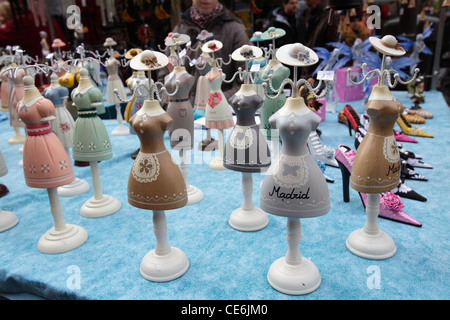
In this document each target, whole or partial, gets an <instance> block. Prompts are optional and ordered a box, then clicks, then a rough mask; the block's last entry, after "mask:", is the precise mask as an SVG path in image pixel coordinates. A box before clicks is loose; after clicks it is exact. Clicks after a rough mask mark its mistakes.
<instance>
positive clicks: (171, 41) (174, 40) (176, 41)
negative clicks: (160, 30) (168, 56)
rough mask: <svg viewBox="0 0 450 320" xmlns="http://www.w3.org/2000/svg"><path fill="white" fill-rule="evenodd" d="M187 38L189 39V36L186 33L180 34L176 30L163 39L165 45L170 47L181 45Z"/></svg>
mask: <svg viewBox="0 0 450 320" xmlns="http://www.w3.org/2000/svg"><path fill="white" fill-rule="evenodd" d="M189 40H191V38H189V36H188V35H186V34H180V33H177V32H174V33H172V36H171V37H169V36H168V37H167V38H166V40H165V45H166V46H168V47H170V46H177V45H178V46H181V45H183V44H185V43H187V42H188V41H189Z"/></svg>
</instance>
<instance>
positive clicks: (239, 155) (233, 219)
mask: <svg viewBox="0 0 450 320" xmlns="http://www.w3.org/2000/svg"><path fill="white" fill-rule="evenodd" d="M261 56H262V50H261V49H260V48H258V47H255V46H249V45H245V46H243V47H241V48H239V49H236V50H235V51H234V52H233V54H232V56H231V57H232V59H233V60H235V61H245V63H246V70H245V71H244V72H243V74H242V76H243V78H244V79H245V80H244V84H243V85H242V86H241V88H240V90H239V91H237V92H236V93H235V94H234V95H233V96H232V97H231V98H230V100H229V102H230V105H231V106H232V108H233V110H234V112H235V113H236V118H237V120H236V125H235V127H234V128H233V130H232V131H231V133H230V135H229V137H228V139H227V142H226V144H225V150H224V158H223V165H224V167H225V168H227V169H230V170H234V171H239V172H242V191H243V194H244V202H243V204H242V206H241V207H240V208H238V209H236V210H234V211H233V212H232V213H231V216H230V219H229V224H230V225H231V226H232V227H233V228H234V229H237V230H240V231H256V230H260V229H262V228H264V227H265V226H266V225H267V224H268V223H269V219H268V217H267V214H266V213H265V212H264V211H262V210H261V209H260V208H257V207H256V206H255V205H254V204H253V200H252V194H253V178H252V173H255V172H261V171H265V170H267V168H268V167H269V166H270V152H269V146H268V145H267V141H266V139H265V137H264V135H263V134H262V132H261V131H260V130H259V125H257V124H256V121H255V113H256V111H257V110H258V109H259V108H260V107H261V104H262V99H261V97H260V96H259V95H258V94H257V93H256V91H255V90H254V87H253V85H252V84H251V83H250V81H249V77H250V75H249V71H248V62H249V61H251V60H252V59H257V58H259V57H261Z"/></svg>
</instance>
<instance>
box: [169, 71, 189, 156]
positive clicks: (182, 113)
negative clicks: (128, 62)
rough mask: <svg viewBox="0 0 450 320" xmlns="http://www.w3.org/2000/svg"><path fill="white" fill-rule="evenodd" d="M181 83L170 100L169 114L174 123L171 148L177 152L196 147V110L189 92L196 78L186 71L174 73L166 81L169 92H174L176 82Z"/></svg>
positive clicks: (170, 130)
mask: <svg viewBox="0 0 450 320" xmlns="http://www.w3.org/2000/svg"><path fill="white" fill-rule="evenodd" d="M177 80H178V81H180V83H179V87H178V90H177V92H176V94H175V95H173V96H171V97H170V98H169V104H168V105H167V113H168V114H169V115H170V116H171V117H172V119H173V123H172V125H171V126H170V128H169V138H170V147H171V148H172V149H175V150H180V149H185V150H186V149H192V147H193V145H194V110H193V108H192V104H191V102H190V101H189V92H190V90H191V88H192V86H193V85H194V82H195V78H194V77H193V76H191V75H190V74H189V73H187V72H186V71H181V72H172V73H170V74H168V75H167V76H166V77H165V79H164V85H165V86H166V89H167V91H168V92H169V93H170V92H174V91H175V88H176V81H177Z"/></svg>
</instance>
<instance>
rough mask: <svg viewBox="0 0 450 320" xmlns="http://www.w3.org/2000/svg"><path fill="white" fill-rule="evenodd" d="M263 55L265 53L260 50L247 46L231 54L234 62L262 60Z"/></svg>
mask: <svg viewBox="0 0 450 320" xmlns="http://www.w3.org/2000/svg"><path fill="white" fill-rule="evenodd" d="M262 55H263V52H262V50H261V49H260V48H258V47H255V46H250V45H248V44H246V45H243V46H242V47H240V48H238V49H236V50H234V51H233V53H232V54H231V59H233V60H234V61H248V60H253V59H257V58H260V57H262Z"/></svg>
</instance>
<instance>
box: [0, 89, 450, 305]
mask: <svg viewBox="0 0 450 320" xmlns="http://www.w3.org/2000/svg"><path fill="white" fill-rule="evenodd" d="M394 94H395V96H396V97H397V98H398V99H400V101H402V102H403V103H404V105H405V106H406V107H410V106H411V101H410V100H409V98H408V97H407V95H406V92H394ZM425 98H426V103H425V104H424V105H423V107H424V108H425V109H427V110H429V111H430V112H432V113H433V114H434V116H435V117H434V118H433V119H430V120H426V124H425V125H423V126H422V127H426V128H425V131H427V132H429V133H431V134H434V135H435V138H433V139H429V138H421V137H417V140H418V141H419V143H417V144H412V143H404V146H405V147H406V148H407V149H409V150H410V151H412V152H415V153H417V154H420V155H422V156H423V160H424V161H425V162H427V163H429V164H432V165H433V166H434V168H433V169H430V170H427V169H416V171H417V172H419V173H422V174H423V175H425V176H427V177H428V178H429V181H428V182H420V181H411V180H407V185H408V186H410V187H411V188H413V189H414V190H415V191H417V192H418V193H420V194H422V195H423V196H425V197H426V198H427V199H428V201H427V202H418V201H414V200H409V199H403V202H404V205H405V207H404V210H405V211H406V212H407V213H408V214H410V215H411V216H413V217H414V218H416V219H417V220H419V221H420V222H421V223H422V224H423V226H422V227H421V228H417V227H413V226H410V225H405V224H401V223H397V222H393V221H390V220H385V219H378V221H379V226H380V228H381V230H383V231H385V232H386V233H387V234H389V235H390V236H391V237H392V238H393V240H394V242H395V244H396V246H397V253H396V254H395V255H394V256H393V257H392V258H390V259H387V260H379V261H375V260H367V259H363V258H360V257H358V256H355V255H353V254H352V253H350V252H349V251H348V250H347V248H346V246H345V240H346V238H347V237H348V235H349V234H350V233H351V232H352V231H354V230H356V229H359V228H361V227H362V226H363V225H364V222H365V220H366V214H365V210H364V208H363V205H362V203H361V200H360V199H359V196H358V194H357V192H356V191H355V190H353V189H351V191H350V192H351V193H350V196H351V201H350V202H349V203H344V202H343V200H342V177H341V173H340V171H339V169H338V168H332V167H327V169H326V174H327V175H328V176H330V177H332V178H334V179H335V182H334V183H328V188H329V192H330V198H331V210H330V212H329V213H328V214H326V215H324V216H321V217H317V218H311V219H302V220H301V224H302V234H301V236H302V238H301V244H300V250H301V253H302V255H303V256H304V257H307V258H309V259H311V260H312V261H313V262H314V263H315V264H316V266H317V267H318V269H319V271H320V273H321V276H322V283H321V285H320V287H319V288H318V289H317V290H316V291H314V292H312V293H310V294H308V295H304V296H289V295H285V294H282V293H280V292H278V291H276V290H275V289H273V288H272V287H271V286H270V285H269V283H268V281H267V278H266V277H267V272H268V269H269V267H270V265H271V263H272V262H274V261H275V260H276V259H278V258H280V257H282V256H284V255H285V254H286V250H287V243H286V218H283V217H278V216H273V215H269V220H270V221H269V224H268V226H267V227H266V228H264V229H263V230H260V231H257V232H240V231H236V230H234V229H232V228H231V227H230V226H229V224H228V219H229V216H230V214H231V212H232V211H233V210H234V209H236V208H238V207H240V206H241V204H242V200H243V196H242V189H241V188H242V187H241V174H240V173H238V172H233V171H230V170H226V171H215V170H212V169H210V168H209V166H208V162H209V161H210V160H211V159H212V158H213V157H214V154H213V153H211V152H201V151H198V150H197V149H196V148H195V150H193V151H192V153H191V156H192V157H191V158H190V159H191V163H190V164H189V165H188V169H189V183H190V184H192V185H194V186H196V187H198V188H200V189H201V190H202V191H203V193H204V196H205V197H204V199H203V201H201V202H199V203H197V204H194V205H189V206H186V207H183V208H180V209H177V210H173V211H167V212H166V216H167V225H168V239H169V242H170V244H171V245H172V246H174V247H178V248H180V249H181V250H183V251H184V252H185V253H186V255H187V257H188V259H189V262H190V267H189V269H188V271H187V272H186V273H185V274H184V275H183V276H182V277H180V278H178V279H176V280H173V281H170V282H165V283H154V282H150V281H147V280H145V279H144V278H143V277H142V276H141V275H140V272H139V266H140V263H141V260H142V258H143V257H144V255H145V254H146V253H147V252H149V251H150V250H151V249H153V248H154V245H155V236H154V233H153V225H152V212H151V211H146V210H142V209H137V208H135V207H132V206H130V205H129V204H128V202H127V196H126V191H127V180H128V175H129V172H130V168H131V165H132V161H133V160H132V159H131V157H130V155H131V153H132V152H134V151H135V150H136V149H137V148H138V147H139V141H138V138H137V137H136V136H134V135H129V136H110V138H111V142H112V148H113V153H114V157H113V158H112V159H111V160H108V161H102V162H100V164H99V170H100V174H101V182H102V191H103V193H104V194H108V195H111V196H113V197H115V198H117V199H118V200H119V201H120V202H121V204H122V208H121V209H120V210H119V211H118V212H116V213H115V214H113V215H110V216H107V217H103V218H97V219H92V218H85V217H82V216H81V215H80V213H79V211H80V207H81V206H82V205H83V203H84V202H85V201H86V200H87V199H88V198H90V197H91V196H92V195H93V188H92V187H91V190H90V191H88V192H87V193H85V194H82V195H79V196H76V197H60V201H61V205H62V207H63V214H64V219H65V221H66V222H67V223H71V224H76V225H80V226H82V227H84V228H85V229H86V230H87V232H88V234H89V238H88V240H87V242H86V243H85V244H84V245H82V246H81V247H79V248H77V249H75V250H72V251H69V252H66V253H62V254H54V255H51V254H42V253H40V252H39V251H38V249H37V242H38V240H39V238H40V237H41V236H42V235H43V234H44V233H45V232H46V231H47V230H48V229H50V228H51V227H52V226H53V219H52V217H51V213H50V206H49V202H48V196H47V192H46V190H43V189H32V188H29V187H27V186H26V184H25V181H24V178H23V169H22V168H20V167H19V166H18V162H19V160H20V159H21V155H20V154H19V153H18V149H19V147H20V146H19V145H10V144H8V143H7V141H8V139H9V138H10V137H11V136H12V135H13V133H14V132H13V129H12V128H11V127H10V126H9V121H1V122H0V150H1V151H2V153H3V155H4V157H5V159H6V161H7V165H8V169H9V173H8V174H7V175H6V176H4V177H2V178H1V179H0V183H3V184H5V185H6V186H7V187H8V188H9V190H10V192H9V194H8V195H6V196H5V197H2V198H0V208H2V209H3V210H9V211H12V212H14V213H15V214H16V215H17V216H18V218H19V220H20V222H19V223H18V224H17V225H16V226H15V227H14V228H12V229H10V230H8V231H5V232H2V233H0V292H9V293H14V292H27V293H32V294H36V295H39V296H41V297H44V298H48V299H154V300H157V299H160V300H169V299H171V300H177V299H183V300H200V299H206V300H226V299H235V300H247V299H261V300H309V299H311V300H325V299H326V300H335V299H341V300H359V299H374V300H377V299H380V300H393V299H413V300H414V299H421V300H422V299H432V300H433V299H449V298H450V289H449V288H450V273H449V267H448V266H449V264H450V259H449V248H450V245H449V210H448V206H447V205H448V203H447V200H448V198H447V197H448V196H449V191H448V185H449V183H448V179H449V177H450V170H449V161H448V157H449V156H450V153H449V145H450V138H449V137H450V130H449V128H450V126H449V120H450V117H449V116H450V109H449V107H448V106H447V105H446V103H445V100H444V98H443V97H442V94H441V93H439V92H435V91H431V92H426V93H425ZM351 104H352V105H353V107H354V108H355V109H356V110H357V111H358V112H359V113H360V114H361V113H362V110H361V104H360V101H355V102H352V103H351ZM343 105H344V104H343V103H340V104H339V106H338V109H342V108H343ZM326 117H327V119H326V121H325V122H323V123H321V125H320V126H319V129H320V130H321V131H322V136H321V140H322V143H323V144H324V145H328V146H331V147H333V148H336V147H337V146H338V145H339V144H341V143H343V144H347V145H349V146H351V147H354V135H353V136H349V133H348V128H347V127H346V126H344V125H343V124H341V123H338V121H337V113H334V114H333V113H327V115H326ZM104 123H105V125H106V128H107V130H108V132H109V133H111V132H112V130H113V129H114V128H115V127H116V126H117V121H115V120H104ZM396 128H397V129H399V128H398V126H397V125H396ZM22 132H23V131H22ZM202 135H203V136H205V132H204V131H202V130H200V129H197V130H196V131H195V147H196V146H197V143H198V142H199V141H200V140H201V138H202ZM213 136H214V137H217V132H216V131H214V130H213ZM166 142H168V140H167V138H166ZM169 150H170V149H169ZM173 156H174V158H175V160H177V161H178V157H177V156H178V155H177V154H176V153H175V152H174V153H173ZM74 171H75V174H76V176H77V177H79V178H83V179H85V180H87V181H88V182H89V183H91V181H92V179H91V172H90V168H89V167H74ZM262 178H263V175H262V174H254V175H253V182H254V190H253V199H254V202H255V204H256V205H257V206H258V205H259V184H260V182H261V180H262ZM74 277H76V278H74ZM374 277H377V278H376V280H377V281H374Z"/></svg>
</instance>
